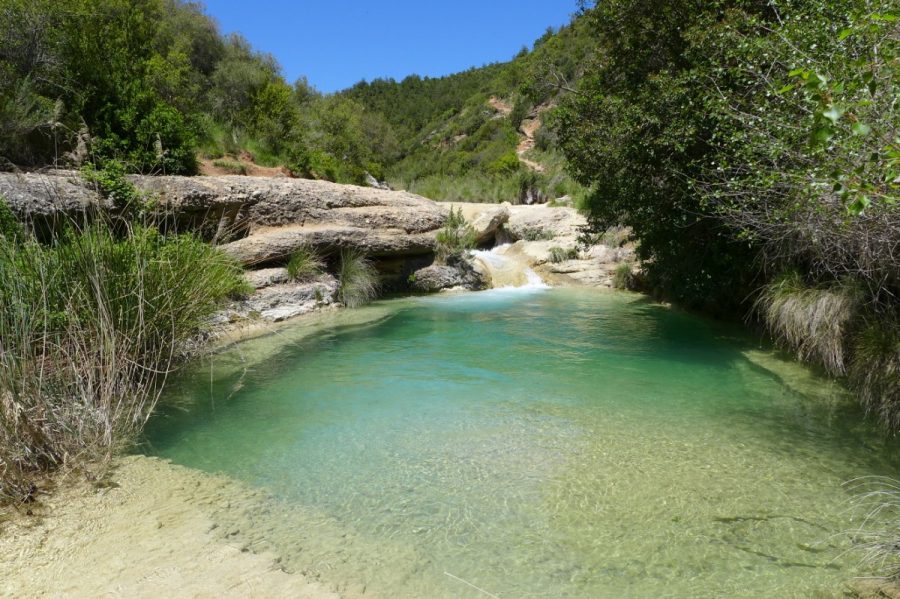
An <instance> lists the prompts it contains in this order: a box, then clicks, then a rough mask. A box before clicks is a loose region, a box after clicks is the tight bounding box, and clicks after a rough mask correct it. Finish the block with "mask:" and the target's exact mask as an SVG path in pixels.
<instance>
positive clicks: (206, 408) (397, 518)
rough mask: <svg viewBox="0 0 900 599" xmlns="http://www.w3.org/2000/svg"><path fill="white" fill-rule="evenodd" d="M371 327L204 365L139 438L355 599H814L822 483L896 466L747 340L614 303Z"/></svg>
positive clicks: (228, 521) (832, 521) (833, 546)
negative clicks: (178, 401) (230, 483)
mask: <svg viewBox="0 0 900 599" xmlns="http://www.w3.org/2000/svg"><path fill="white" fill-rule="evenodd" d="M378 309H379V310H381V311H385V310H387V312H388V313H389V314H390V316H389V317H388V318H382V319H380V320H378V321H376V322H374V323H371V324H369V325H367V326H352V327H342V328H336V329H322V330H321V331H319V332H318V333H317V334H315V335H307V336H304V337H301V338H300V339H299V340H297V341H294V342H292V343H285V342H284V339H283V338H270V339H262V340H256V341H252V342H249V343H248V344H244V345H242V346H240V347H238V348H236V349H234V350H232V351H231V352H229V353H226V354H224V355H222V356H219V357H218V358H216V360H217V361H218V362H219V364H225V365H231V367H229V368H218V367H216V368H214V369H213V370H212V371H211V370H210V368H209V367H202V368H198V369H197V372H195V373H192V374H191V375H190V376H186V377H185V378H184V380H182V381H180V383H179V384H178V385H176V387H175V389H174V391H173V397H179V398H187V401H186V402H183V405H184V407H183V409H179V410H174V409H173V410H170V411H169V412H168V413H167V414H165V415H164V416H163V417H160V418H157V419H155V420H154V422H153V423H152V426H151V428H150V431H149V446H150V447H151V448H152V451H153V452H155V453H157V454H159V455H162V456H164V457H167V458H170V459H172V460H174V461H175V462H177V463H180V464H185V465H188V466H193V467H197V468H201V469H204V470H208V471H216V472H224V473H227V474H229V475H231V476H233V477H236V478H238V479H241V480H244V481H247V482H249V483H251V484H253V485H256V486H259V487H261V488H265V489H267V490H268V492H269V493H270V495H271V499H270V500H269V501H266V502H264V503H263V504H260V505H259V506H256V507H255V508H254V509H246V510H242V511H241V513H233V512H229V511H228V510H223V512H222V514H221V524H222V526H223V530H227V531H229V533H231V534H234V535H235V536H237V537H238V538H241V539H243V540H244V541H245V542H247V543H248V544H249V545H251V546H253V547H255V548H261V549H269V550H272V551H274V552H275V553H277V554H278V555H280V556H281V558H282V560H283V564H284V566H285V567H286V568H287V569H289V570H296V571H302V572H305V573H307V574H310V575H313V576H317V577H319V578H321V579H322V580H325V581H328V582H332V583H334V584H335V585H336V588H339V589H340V590H342V591H344V592H345V594H347V595H349V596H353V595H356V594H361V593H362V592H363V590H365V596H367V597H369V596H374V597H485V596H487V595H485V594H484V593H483V592H482V591H478V590H476V589H474V588H472V587H471V586H468V584H471V585H475V586H477V587H479V588H481V589H484V590H485V591H488V592H489V593H492V594H494V595H497V596H500V597H504V598H506V597H549V596H555V597H601V596H603V597H606V596H609V597H612V596H639V597H656V596H674V597H721V596H747V597H759V596H779V597H785V596H797V597H808V596H811V595H813V594H817V593H818V596H824V597H828V596H840V591H841V584H842V582H843V581H846V580H847V579H848V578H850V577H851V576H853V575H854V573H855V572H854V570H853V567H854V565H855V563H854V558H853V557H852V556H848V555H846V554H844V553H843V552H844V550H845V549H846V548H847V547H846V545H845V541H844V540H843V537H842V536H840V535H838V534H837V533H840V532H841V531H843V530H846V529H847V528H849V527H851V526H852V525H853V522H852V521H851V515H850V513H849V512H848V510H847V496H846V493H845V491H844V490H843V489H842V488H841V483H842V482H844V481H845V480H847V479H850V478H852V477H856V476H861V475H867V474H883V475H896V474H897V472H898V455H900V453H898V451H897V447H896V445H895V444H894V443H889V442H886V441H885V440H883V439H882V438H881V437H879V436H878V435H877V434H876V433H874V432H873V431H872V430H871V428H870V426H869V425H868V424H867V423H866V422H865V421H864V420H863V419H862V417H861V415H860V413H859V412H858V410H857V409H856V408H855V407H854V406H853V404H852V402H850V401H848V400H846V398H843V397H841V396H834V395H832V396H829V397H828V398H823V397H822V394H821V393H818V394H816V393H812V394H808V393H805V392H803V390H804V389H809V388H811V387H815V382H816V379H815V378H813V377H810V375H809V374H808V373H806V372H805V371H803V370H802V369H800V368H799V367H797V366H794V365H790V364H785V363H783V362H781V363H779V367H778V368H768V367H766V360H767V359H770V357H771V354H770V353H769V352H768V351H766V350H764V349H760V348H759V347H756V345H755V344H754V341H753V340H752V339H749V338H746V337H743V336H741V334H740V333H739V332H736V331H735V330H733V329H727V328H724V327H722V326H720V325H718V324H715V323H710V322H708V321H705V320H701V319H698V318H695V317H693V316H689V315H685V314H682V313H679V312H677V311H672V310H667V309H664V308H662V307H659V306H655V305H653V304H650V303H647V302H644V301H642V300H640V299H638V298H636V297H634V296H630V295H623V294H600V293H595V292H575V291H563V290H553V291H532V292H523V291H495V292H485V293H481V294H465V295H456V296H438V297H433V298H426V299H421V300H415V301H408V300H407V301H403V302H397V303H390V302H388V303H385V304H382V305H381V306H379V307H378ZM253 356H257V358H258V359H254V358H253ZM259 356H262V358H259ZM747 356H750V357H752V358H754V359H752V360H750V359H748V358H747ZM241 361H243V364H244V368H242V369H238V368H234V367H233V365H234V364H235V363H238V362H241ZM795 378H796V379H797V381H802V382H803V384H802V385H792V384H791V383H792V381H793V379H795ZM820 383H821V385H820V386H819V387H816V389H817V390H819V389H826V388H829V389H832V392H834V391H835V390H834V389H833V388H830V387H828V385H827V383H825V382H823V381H820ZM460 579H461V580H460ZM467 583H468V584H467Z"/></svg>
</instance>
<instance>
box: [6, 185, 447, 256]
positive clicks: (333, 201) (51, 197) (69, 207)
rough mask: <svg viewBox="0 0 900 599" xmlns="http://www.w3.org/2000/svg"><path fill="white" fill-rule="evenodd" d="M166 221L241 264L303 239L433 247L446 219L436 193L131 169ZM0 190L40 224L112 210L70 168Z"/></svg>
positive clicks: (386, 252) (380, 248)
mask: <svg viewBox="0 0 900 599" xmlns="http://www.w3.org/2000/svg"><path fill="white" fill-rule="evenodd" d="M128 180H129V181H130V182H131V183H133V184H134V185H135V187H137V189H138V190H140V191H141V192H143V193H144V194H146V196H147V198H148V199H150V200H152V202H153V205H154V207H155V208H154V215H155V217H156V218H157V219H159V221H160V222H161V223H163V224H165V225H166V226H168V227H171V228H175V229H177V230H179V231H191V232H196V233H199V234H200V235H201V236H203V237H204V238H205V239H207V240H209V241H212V242H215V243H218V244H220V245H222V247H223V249H224V250H225V251H227V252H228V253H230V254H232V255H234V256H235V257H237V258H238V259H240V260H241V261H243V262H244V263H245V264H260V263H264V262H271V261H275V260H278V259H280V258H283V257H284V256H286V255H290V254H291V253H292V252H293V251H295V250H296V249H297V248H298V247H300V246H303V245H306V246H312V247H315V248H316V249H320V250H322V251H324V252H330V251H334V250H336V249H341V248H354V249H358V250H360V251H362V252H364V253H366V254H367V255H370V256H375V257H378V256H402V255H415V254H427V253H430V252H432V251H433V250H434V237H435V234H436V232H437V230H438V229H440V228H441V226H443V224H444V221H445V220H446V211H445V210H444V209H443V208H442V207H441V206H439V205H438V204H436V203H435V202H432V201H431V200H428V199H426V198H423V197H421V196H417V195H414V194H411V193H406V192H402V191H388V190H381V189H373V188H370V187H357V186H355V185H339V184H336V183H329V182H327V181H311V180H307V179H289V178H283V177H281V178H265V177H242V176H221V177H177V176H169V177H165V176H159V177H149V176H139V175H135V176H130V177H128ZM0 196H2V197H4V198H6V200H7V202H8V203H9V205H10V207H11V208H12V210H13V211H14V212H15V213H16V214H17V215H18V216H19V217H20V218H22V219H24V220H28V221H31V222H35V223H40V224H42V225H47V226H52V225H59V224H61V223H64V222H66V221H67V220H76V221H79V220H81V219H83V218H84V216H85V215H90V214H91V213H92V212H95V211H97V210H98V209H101V208H102V209H105V210H112V209H113V202H111V201H108V200H104V199H102V198H101V196H100V195H99V194H98V193H97V191H96V190H95V189H94V187H93V186H92V185H91V184H90V183H88V182H86V181H85V180H84V179H82V178H81V177H80V176H79V175H78V173H76V172H72V171H53V172H50V173H47V174H43V173H41V174H38V173H22V174H14V173H0Z"/></svg>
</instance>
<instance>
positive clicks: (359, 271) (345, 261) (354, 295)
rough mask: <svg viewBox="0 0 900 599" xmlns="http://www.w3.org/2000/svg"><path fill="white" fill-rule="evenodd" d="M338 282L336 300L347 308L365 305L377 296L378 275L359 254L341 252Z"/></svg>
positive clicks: (352, 251)
mask: <svg viewBox="0 0 900 599" xmlns="http://www.w3.org/2000/svg"><path fill="white" fill-rule="evenodd" d="M338 280H339V287H338V299H339V300H340V301H341V303H342V304H344V305H345V306H347V307H348V308H357V307H359V306H362V305H364V304H367V303H369V302H370V301H372V300H374V299H375V297H376V296H377V295H378V273H377V272H376V271H375V267H374V266H372V264H371V263H370V262H369V261H368V260H366V257H365V255H363V254H362V253H360V252H357V251H354V250H347V249H344V250H341V255H340V264H339V266H338Z"/></svg>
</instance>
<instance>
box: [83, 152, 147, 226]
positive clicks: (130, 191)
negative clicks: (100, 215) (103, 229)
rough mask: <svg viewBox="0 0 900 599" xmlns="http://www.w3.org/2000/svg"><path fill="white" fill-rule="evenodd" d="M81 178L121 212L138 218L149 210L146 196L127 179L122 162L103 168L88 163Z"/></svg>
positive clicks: (112, 162) (109, 163) (108, 164)
mask: <svg viewBox="0 0 900 599" xmlns="http://www.w3.org/2000/svg"><path fill="white" fill-rule="evenodd" d="M81 176H82V177H84V179H85V180H86V181H87V182H89V183H93V184H94V185H95V186H96V188H97V191H98V192H99V193H100V195H101V196H103V197H104V198H105V199H107V200H109V201H110V202H111V203H112V206H113V208H114V209H115V210H117V211H119V212H122V213H126V214H127V215H128V216H136V215H137V214H138V213H139V212H142V211H144V210H145V209H146V208H147V202H146V198H145V197H144V195H143V194H142V193H141V192H140V191H138V189H137V188H136V187H135V186H134V185H132V184H131V183H130V182H129V181H128V180H127V179H126V178H125V166H124V165H123V164H122V163H121V162H118V161H116V160H109V161H106V162H105V163H104V165H103V168H97V167H95V166H94V165H93V164H91V163H88V164H86V165H85V166H84V167H82V169H81Z"/></svg>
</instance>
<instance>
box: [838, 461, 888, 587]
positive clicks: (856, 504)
mask: <svg viewBox="0 0 900 599" xmlns="http://www.w3.org/2000/svg"><path fill="white" fill-rule="evenodd" d="M844 486H845V487H846V488H847V489H848V491H850V493H851V494H852V499H851V502H852V506H853V511H857V512H861V513H862V521H861V523H860V525H859V526H858V527H857V528H856V529H855V530H852V531H849V534H850V537H851V540H852V541H853V544H854V546H855V547H856V550H857V551H859V552H860V553H861V555H862V558H861V565H862V567H863V568H864V569H865V570H868V571H870V572H872V573H873V574H874V575H875V576H876V577H878V578H881V579H884V580H887V581H892V582H898V581H900V551H898V548H900V535H898V532H897V530H898V527H897V524H898V522H900V482H898V481H896V480H893V479H890V478H886V477H882V476H867V477H862V478H858V479H854V480H851V481H848V482H847V483H845V484H844Z"/></svg>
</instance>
